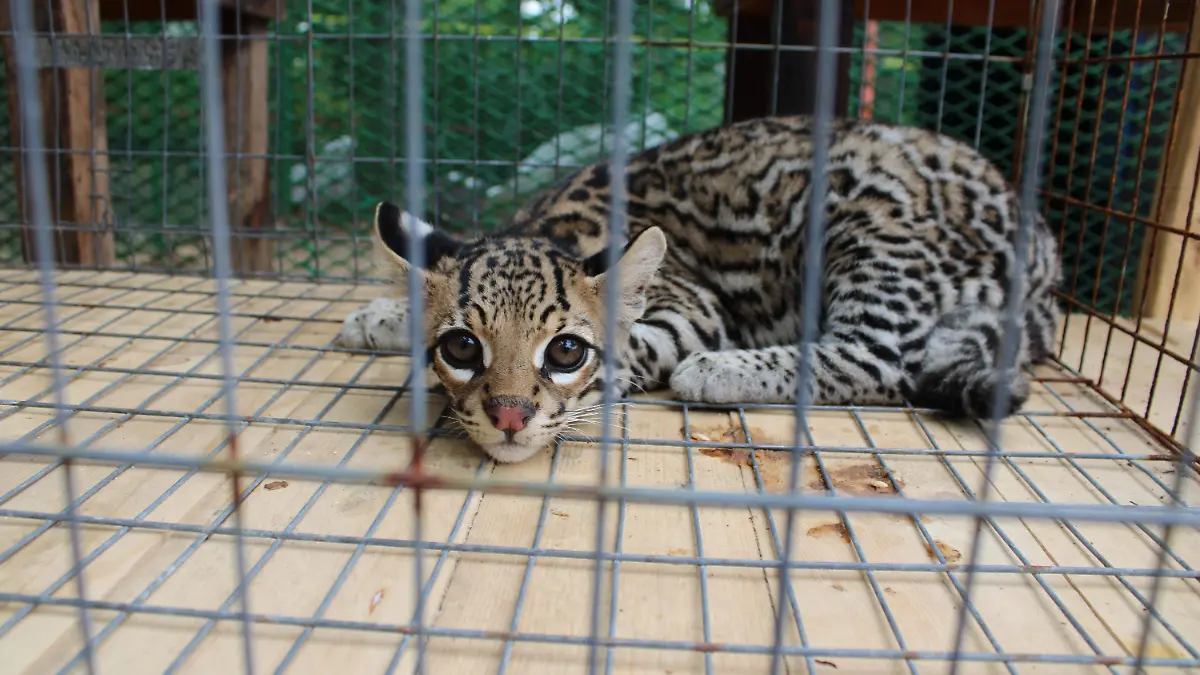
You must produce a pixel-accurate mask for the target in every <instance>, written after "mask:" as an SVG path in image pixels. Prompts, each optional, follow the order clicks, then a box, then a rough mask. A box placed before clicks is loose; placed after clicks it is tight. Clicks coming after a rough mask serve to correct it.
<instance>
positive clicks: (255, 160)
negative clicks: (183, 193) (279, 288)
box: [221, 15, 275, 272]
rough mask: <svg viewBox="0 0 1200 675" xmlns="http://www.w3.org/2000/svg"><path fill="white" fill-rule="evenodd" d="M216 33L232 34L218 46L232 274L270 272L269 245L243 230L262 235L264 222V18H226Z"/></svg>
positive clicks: (266, 220)
mask: <svg viewBox="0 0 1200 675" xmlns="http://www.w3.org/2000/svg"><path fill="white" fill-rule="evenodd" d="M225 18H226V25H225V26H224V27H223V28H222V31H221V32H222V34H223V35H226V36H234V35H236V36H237V38H238V39H236V40H233V39H225V40H223V41H222V44H221V78H222V85H223V92H222V93H223V97H222V98H223V100H224V106H225V152H226V154H227V155H228V157H229V161H228V162H227V164H226V166H227V171H228V173H227V174H226V175H227V176H228V195H229V223H230V226H231V227H232V229H233V231H234V232H235V234H234V241H233V255H234V269H235V270H237V271H239V272H270V271H271V269H272V263H273V260H274V251H275V246H274V244H275V240H274V239H272V238H270V237H263V236H255V235H254V234H253V233H248V232H247V231H248V230H250V231H253V230H257V231H261V232H264V233H266V232H267V231H268V230H270V229H272V228H271V225H272V221H271V218H270V213H269V211H270V199H269V196H270V184H269V171H268V169H269V162H267V160H266V154H267V151H268V150H269V148H268V145H267V143H268V140H269V139H270V137H271V134H270V130H269V129H268V126H269V124H270V119H269V115H268V108H267V95H268V92H269V90H270V82H269V80H270V72H269V69H268V62H267V61H268V47H269V44H270V43H269V42H268V40H267V27H268V22H267V21H266V20H265V19H259V18H255V17H251V16H245V15H243V16H242V17H241V18H240V19H237V18H236V17H231V16H226V17H225ZM240 155H250V157H244V156H240Z"/></svg>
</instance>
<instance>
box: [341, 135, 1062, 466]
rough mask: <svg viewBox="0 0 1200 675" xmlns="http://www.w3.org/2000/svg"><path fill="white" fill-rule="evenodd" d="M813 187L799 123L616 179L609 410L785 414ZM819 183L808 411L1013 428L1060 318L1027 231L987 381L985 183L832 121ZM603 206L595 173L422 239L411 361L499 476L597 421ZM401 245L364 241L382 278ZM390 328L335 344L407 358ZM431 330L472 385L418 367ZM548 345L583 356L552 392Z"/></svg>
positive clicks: (605, 181)
mask: <svg viewBox="0 0 1200 675" xmlns="http://www.w3.org/2000/svg"><path fill="white" fill-rule="evenodd" d="M811 166H812V140H811V126H810V122H809V120H808V119H806V118H800V117H790V118H786V117H785V118H770V119H761V120H753V121H748V122H742V123H737V124H733V125H730V126H727V127H722V128H718V129H714V130H711V131H706V132H701V133H698V134H693V135H690V136H686V137H683V138H680V139H678V140H676V141H673V142H671V143H668V144H666V145H662V146H659V147H655V148H651V149H649V150H646V151H644V152H642V153H641V154H639V155H636V156H634V157H633V158H631V160H630V162H629V166H628V196H629V205H628V227H629V234H630V237H629V243H628V244H627V247H626V251H625V254H624V256H623V257H622V258H621V262H620V263H619V268H620V270H621V271H620V272H619V274H618V277H619V279H620V284H621V289H620V297H621V300H622V302H621V305H620V315H619V316H618V317H616V319H618V324H619V329H620V330H619V335H620V339H619V341H618V342H617V344H616V345H615V349H616V356H617V357H618V359H619V362H620V371H619V379H618V382H617V384H618V386H619V390H620V391H621V392H623V393H629V392H631V391H635V390H652V389H659V388H663V387H665V386H670V387H671V389H673V390H674V392H675V393H676V395H678V396H679V397H681V398H683V399H685V400H691V401H702V402H711V403H733V402H742V403H765V402H791V401H794V400H795V397H796V395H797V393H798V392H797V388H798V382H797V379H796V374H797V369H798V363H799V350H798V347H797V346H796V343H797V342H798V339H799V338H800V333H801V313H800V307H801V302H800V298H801V282H802V278H803V265H804V252H805V246H804V242H805V233H806V226H807V217H806V216H807V213H808V198H809V194H810V181H811V173H810V169H811ZM827 171H828V173H827V178H828V190H827V192H826V195H825V198H824V206H825V219H826V235H825V247H826V248H825V259H824V260H825V262H824V269H823V273H824V281H823V284H822V287H821V291H820V299H821V308H820V311H821V319H820V326H819V328H818V336H819V337H818V338H817V340H816V343H815V344H814V345H813V358H812V360H811V363H812V370H813V373H812V374H813V377H812V378H811V381H810V387H811V389H810V391H809V392H808V393H810V394H811V395H812V400H813V401H814V402H815V403H817V404H850V403H854V404H859V405H868V404H899V403H902V402H904V401H908V402H910V403H912V404H913V405H917V406H925V407H933V408H937V409H940V410H943V411H945V412H946V413H949V414H953V415H969V416H985V415H987V414H988V413H989V411H990V405H991V401H992V399H993V394H994V393H995V392H997V390H999V391H1001V392H1007V397H1006V398H1003V399H1001V406H1002V409H1003V411H1004V412H1005V413H1007V412H1011V411H1012V410H1015V409H1016V408H1018V407H1020V405H1022V404H1023V402H1024V399H1025V397H1026V396H1027V388H1028V385H1027V382H1026V378H1025V376H1024V375H1023V374H1022V372H1021V369H1022V368H1023V367H1024V366H1027V365H1028V364H1029V363H1031V362H1037V361H1039V360H1041V359H1043V358H1045V357H1046V356H1047V355H1048V354H1049V352H1050V348H1051V344H1052V340H1053V337H1054V329H1055V326H1056V322H1057V317H1058V308H1057V306H1056V304H1055V302H1054V300H1053V298H1052V295H1051V292H1052V290H1053V289H1054V288H1055V286H1056V285H1057V283H1058V280H1059V276H1060V271H1059V265H1060V263H1059V257H1058V253H1057V250H1056V247H1055V242H1054V239H1053V237H1052V236H1051V234H1050V232H1049V231H1048V229H1047V228H1046V226H1045V225H1044V223H1043V222H1042V220H1041V218H1040V217H1038V216H1037V215H1036V214H1030V217H1031V219H1032V222H1033V228H1032V231H1031V233H1030V235H1029V237H1028V250H1027V256H1026V264H1025V268H1024V276H1023V278H1021V279H1020V282H1021V283H1020V288H1021V292H1022V297H1021V298H1020V302H1019V307H1020V312H1019V316H1018V318H1017V327H1018V329H1019V331H1020V332H1019V335H1020V337H1021V339H1020V341H1019V349H1018V359H1017V364H1016V368H1014V369H1012V370H1010V371H1007V372H1002V370H1001V368H1000V362H999V356H998V351H999V347H1000V344H1001V340H1002V335H1003V330H1004V321H1003V317H1004V311H1003V310H1004V308H1005V306H1006V302H1007V301H1008V298H1009V296H1010V294H1011V292H1012V289H1013V287H1014V283H1015V282H1016V281H1017V279H1016V277H1015V274H1014V272H1015V271H1016V264H1017V259H1016V250H1015V242H1016V237H1017V231H1018V227H1019V224H1020V217H1021V208H1020V206H1019V204H1018V201H1017V198H1016V195H1015V193H1014V191H1013V189H1012V186H1011V185H1010V184H1009V183H1007V182H1006V181H1005V179H1004V177H1003V176H1002V175H1001V174H1000V173H999V171H998V170H997V169H996V168H995V167H994V166H993V165H992V164H990V163H989V162H988V161H987V160H986V159H984V158H983V157H982V156H981V155H979V154H978V153H977V152H976V151H975V150H973V149H972V148H970V147H969V146H967V145H964V144H962V143H960V142H957V141H954V140H952V139H950V138H947V137H945V136H940V135H937V134H934V133H932V132H929V131H924V130H919V129H913V128H903V127H895V126H887V125H882V124H875V123H870V122H861V121H849V120H847V121H837V122H835V123H834V125H833V128H832V135H831V143H830V148H829V160H828V169H827ZM610 187H611V186H610V176H609V168H608V165H607V164H606V163H599V164H595V165H592V166H589V167H586V168H584V169H582V170H581V171H579V172H578V173H576V174H575V175H573V176H572V177H570V178H569V179H567V180H566V181H564V182H563V183H562V184H560V185H559V186H558V187H556V188H555V189H553V190H550V191H548V192H546V193H544V194H542V195H541V196H539V197H538V198H536V199H534V200H533V201H532V202H531V203H529V204H528V205H527V206H526V207H525V208H523V209H522V210H521V211H520V212H518V213H517V214H516V215H515V217H514V219H513V224H512V227H511V228H510V229H509V230H508V231H507V232H506V233H504V234H500V235H497V236H492V237H488V238H483V239H479V240H476V241H472V242H466V243H460V242H456V241H454V240H452V239H451V238H449V237H447V236H446V235H444V234H441V233H440V232H438V231H436V230H432V229H430V230H429V236H428V237H427V239H426V241H427V251H426V254H427V260H428V261H429V267H428V269H427V270H425V271H424V272H423V276H422V279H423V283H424V285H425V288H424V292H425V294H426V298H427V301H428V307H429V315H428V320H427V324H426V325H427V341H426V345H425V346H426V347H427V348H429V349H430V358H431V360H432V364H433V367H434V369H435V370H436V371H437V373H438V376H439V377H440V379H441V381H442V382H443V384H444V385H445V386H446V389H447V391H448V392H449V393H450V395H451V398H452V401H453V404H454V407H455V409H456V410H457V411H458V413H459V417H460V418H461V419H462V421H463V424H464V426H465V427H466V429H467V431H468V432H469V433H470V434H471V436H472V437H473V438H474V439H475V440H476V441H477V442H479V443H480V445H481V446H483V447H484V449H485V450H487V451H488V452H489V453H490V454H492V455H493V456H494V457H496V458H497V459H500V460H509V461H516V460H519V459H522V458H524V457H527V456H528V455H530V454H532V453H533V452H534V451H536V450H537V449H538V448H540V447H543V446H544V445H546V444H548V443H549V442H550V441H551V440H552V439H553V437H554V436H555V435H556V434H560V433H563V432H564V431H567V430H569V429H570V428H571V427H572V426H573V425H574V424H575V423H576V422H579V421H581V420H585V419H590V416H591V415H592V414H593V412H594V410H595V408H594V403H595V401H596V400H597V399H598V397H599V394H600V391H601V389H602V386H603V383H602V377H603V368H602V367H601V365H600V364H601V362H602V356H603V354H604V352H605V351H606V350H608V349H610V348H614V346H613V345H608V344H606V343H605V342H604V330H603V326H604V320H605V317H604V303H603V298H604V288H605V283H606V275H605V265H604V261H605V260H606V253H607V251H606V249H605V246H606V244H607V240H608V227H609V218H610V213H609V204H610V203H611V202H610ZM386 208H391V209H394V207H385V209H386ZM385 209H381V211H382V210H385ZM385 215H386V214H385ZM392 221H395V223H394V224H393V223H392ZM414 226H418V224H417V223H416V221H413V220H411V219H410V218H409V216H407V215H404V216H401V215H400V214H399V212H398V211H397V212H395V214H394V216H392V217H391V219H390V220H389V219H388V218H383V219H382V220H381V221H380V226H379V228H377V229H378V231H379V234H378V240H379V241H380V242H381V243H382V244H383V245H382V246H381V247H380V248H381V249H382V250H384V251H385V252H386V253H387V254H389V255H390V257H391V260H392V263H393V264H394V265H395V269H397V270H398V271H401V272H403V271H405V270H407V263H406V262H405V258H406V250H407V240H406V238H405V236H404V233H405V232H407V231H408V230H409V229H411V228H412V227H414ZM419 226H422V227H428V226H426V225H424V224H423V223H421V224H419ZM372 308H374V309H372ZM398 311H401V310H399V309H398V308H397V306H395V305H390V306H387V307H385V306H384V305H383V304H382V303H377V304H373V305H370V306H368V307H365V308H362V309H360V310H358V311H356V312H355V313H354V314H352V315H351V316H350V317H348V318H347V320H346V323H345V326H344V329H343V337H342V341H343V343H344V344H348V345H351V346H366V345H385V344H386V345H391V346H396V345H397V344H403V343H405V342H406V340H404V339H403V338H397V336H396V335H397V334H396V327H397V326H398V325H399V324H405V326H406V325H407V323H406V317H401V316H400V315H399V314H397V312H398ZM402 319H403V320H402ZM449 328H465V329H467V330H470V331H473V332H474V334H476V335H478V336H479V338H480V339H481V340H482V341H483V342H484V343H485V346H486V347H485V348H486V350H487V352H488V354H489V357H488V359H487V363H486V364H485V365H484V367H483V368H482V369H480V370H479V371H478V372H475V373H469V374H464V373H449V372H447V369H446V365H445V363H444V362H442V360H441V359H439V356H438V353H437V349H436V348H435V347H436V345H437V343H438V339H439V336H440V335H442V334H444V333H445V331H447V330H448V329H449ZM404 330H405V331H406V330H407V328H406V327H405V329H404ZM563 333H570V334H573V335H577V336H579V337H580V338H583V339H584V340H585V341H586V342H587V343H588V344H589V345H591V346H592V347H593V349H592V350H591V355H590V356H589V361H588V363H587V365H586V366H585V367H584V368H582V369H580V370H579V371H577V373H576V375H575V376H574V377H571V378H568V380H569V381H568V380H563V379H562V378H559V380H557V381H556V380H555V379H553V378H552V377H551V376H550V374H548V373H547V372H546V371H545V369H544V368H543V367H542V366H541V365H539V358H540V352H539V351H538V350H539V349H543V348H544V346H545V344H546V341H547V340H549V339H550V338H552V337H553V336H555V335H560V334H563ZM385 334H386V335H385ZM402 334H403V335H406V334H407V333H406V332H404V333H402ZM498 395H504V396H523V397H528V398H529V399H530V400H531V401H532V402H533V403H534V406H535V408H536V410H537V415H536V417H535V418H534V423H533V424H531V425H530V427H529V428H527V429H526V430H525V431H523V432H521V433H519V434H517V435H516V437H515V439H513V441H512V442H508V443H505V442H503V441H502V439H500V437H499V436H498V435H497V434H498V432H496V430H495V429H492V428H491V427H490V425H489V424H488V421H487V418H486V417H485V416H484V415H483V414H482V413H481V412H480V408H481V407H482V404H483V401H485V400H486V399H487V398H488V397H494V396H498ZM589 406H592V407H589Z"/></svg>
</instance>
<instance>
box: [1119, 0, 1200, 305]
mask: <svg viewBox="0 0 1200 675" xmlns="http://www.w3.org/2000/svg"><path fill="white" fill-rule="evenodd" d="M1198 15H1200V10H1198V11H1196V12H1195V14H1194V15H1193V17H1192V27H1191V31H1190V33H1191V40H1190V41H1189V44H1188V48H1187V51H1188V52H1189V53H1192V54H1195V53H1196V52H1197V51H1198V50H1200V18H1198ZM1178 96H1179V104H1178V117H1177V119H1176V120H1175V133H1174V137H1173V138H1171V139H1170V145H1169V147H1170V148H1171V157H1170V164H1169V165H1168V166H1167V170H1166V171H1165V172H1164V173H1163V174H1161V175H1160V176H1159V188H1158V190H1157V194H1158V195H1159V201H1158V203H1157V204H1156V205H1155V209H1154V213H1156V214H1157V217H1156V218H1155V219H1154V220H1155V222H1157V223H1160V224H1162V225H1163V226H1165V227H1170V228H1174V229H1176V230H1182V231H1187V232H1200V227H1197V221H1198V220H1200V188H1198V184H1197V180H1198V176H1197V171H1200V166H1198V165H1197V153H1200V59H1198V58H1196V57H1191V58H1188V59H1186V60H1185V61H1184V65H1183V76H1182V77H1181V78H1180V79H1179V90H1178ZM1189 216H1190V218H1189ZM1148 241H1150V242H1153V246H1146V247H1144V248H1143V250H1142V264H1141V267H1140V271H1141V274H1140V275H1139V284H1138V287H1137V288H1136V289H1135V295H1134V297H1135V298H1138V299H1140V298H1142V293H1143V292H1145V303H1144V304H1143V305H1142V307H1141V315H1142V316H1143V317H1145V318H1151V319H1165V318H1166V317H1167V313H1168V311H1169V310H1170V306H1171V293H1172V289H1176V288H1177V290H1175V307H1174V310H1173V311H1171V318H1172V320H1179V319H1183V320H1195V319H1196V318H1198V317H1200V250H1198V249H1200V242H1196V241H1190V240H1187V239H1186V238H1185V237H1184V236H1182V235H1178V234H1173V233H1171V232H1165V231H1162V230H1158V231H1157V232H1156V231H1154V230H1151V231H1150V232H1149V233H1148ZM1181 251H1183V260H1182V264H1181V263H1180V252H1181ZM1176 276H1178V277H1179V283H1178V285H1176V283H1175V278H1176Z"/></svg>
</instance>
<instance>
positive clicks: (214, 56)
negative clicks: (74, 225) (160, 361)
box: [199, 0, 254, 674]
mask: <svg viewBox="0 0 1200 675" xmlns="http://www.w3.org/2000/svg"><path fill="white" fill-rule="evenodd" d="M199 9H200V26H201V31H200V32H201V35H202V45H203V52H202V54H203V63H202V64H201V65H202V67H201V71H202V73H201V74H202V78H203V79H202V86H203V97H202V101H203V103H204V133H205V137H206V145H207V147H208V152H207V160H208V207H209V213H208V217H209V219H210V222H211V227H212V239H213V264H214V268H215V269H214V272H215V273H216V281H217V315H218V316H217V330H218V338H219V342H220V351H221V375H222V390H223V396H222V397H223V398H224V401H225V426H226V429H227V433H228V434H229V455H230V458H231V459H232V460H233V461H234V462H235V463H236V462H237V461H238V445H237V434H238V428H237V422H236V420H235V418H236V416H237V397H236V395H235V394H236V385H237V375H236V373H235V372H234V364H233V350H234V344H233V325H232V322H231V320H230V316H229V312H230V309H229V276H230V273H231V270H230V250H229V211H228V206H229V204H228V202H227V194H228V191H227V190H226V182H225V178H226V177H225V119H224V106H223V105H222V98H221V80H220V71H221V67H220V66H221V58H220V56H221V45H220V44H219V42H218V40H219V35H218V31H219V30H220V16H221V15H220V7H219V6H218V2H217V0H205V1H204V2H203V3H202V4H201V6H200V8H199ZM230 481H231V482H232V485H233V509H234V511H233V517H234V525H233V527H234V547H235V548H236V555H235V556H234V557H235V561H234V562H235V565H236V567H237V586H238V588H237V591H236V592H237V593H238V595H239V596H240V598H239V600H240V602H239V607H240V609H241V615H242V657H243V659H244V660H245V664H246V673H248V674H250V673H253V672H254V653H253V649H254V644H253V637H254V636H253V624H252V623H251V621H250V594H249V592H248V589H247V588H246V587H245V586H244V583H245V579H246V550H245V548H246V542H245V540H244V538H243V537H242V512H241V508H239V507H240V506H241V500H242V490H241V482H242V481H241V473H240V472H239V471H238V470H237V469H234V470H232V471H231V472H230Z"/></svg>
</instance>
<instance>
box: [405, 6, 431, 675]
mask: <svg viewBox="0 0 1200 675" xmlns="http://www.w3.org/2000/svg"><path fill="white" fill-rule="evenodd" d="M421 59H422V45H421V0H405V2H404V160H405V161H404V167H405V180H404V187H405V197H404V202H405V204H404V205H405V208H406V209H407V211H408V213H409V214H411V215H412V216H413V217H415V218H424V214H425V203H424V198H425V194H424V191H425V162H424V160H425V136H424V129H423V126H424V120H423V113H424V110H423V108H422V102H423V101H422V99H423V93H424V92H423V91H422V89H421V88H422V86H424V83H423V79H422V78H423V76H424V73H423V72H422V70H423V65H424V64H423V63H422V61H421ZM408 237H409V242H408V243H409V245H408V264H409V268H408V289H409V290H408V300H409V307H410V311H411V317H412V318H411V320H410V321H409V328H410V331H411V332H410V333H409V338H410V340H411V343H412V345H413V349H412V355H411V357H410V359H409V364H410V368H411V371H410V379H411V383H412V384H411V390H410V391H411V396H412V400H411V401H410V403H411V413H410V415H409V417H410V424H412V428H413V431H412V434H413V436H412V472H413V474H415V475H420V473H421V471H422V470H423V464H424V459H425V446H426V444H427V443H428V441H429V438H428V432H427V429H426V426H427V425H426V419H425V418H426V412H425V409H426V404H427V401H426V400H425V396H426V389H425V350H424V349H422V348H421V345H424V344H425V294H424V288H425V284H424V278H423V274H424V272H423V271H422V270H423V268H424V267H425V232H424V228H420V227H411V228H409V232H408ZM412 493H413V509H414V517H413V542H414V544H415V545H414V547H413V595H414V609H413V630H414V635H415V637H416V640H417V660H416V665H415V666H414V671H413V672H415V673H417V674H418V675H420V673H423V672H425V648H426V645H427V639H426V636H425V635H424V629H425V597H424V594H423V593H422V592H421V586H422V581H424V569H423V568H424V565H422V560H423V556H424V554H425V552H424V546H423V545H422V541H421V536H422V522H421V521H422V518H423V515H422V513H421V493H422V490H421V487H420V486H419V485H418V486H417V487H416V488H415V489H414V490H413V491H412Z"/></svg>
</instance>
